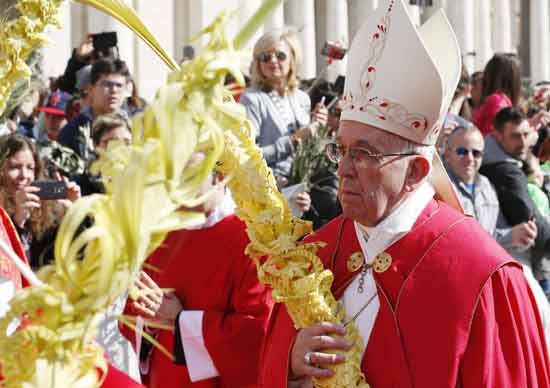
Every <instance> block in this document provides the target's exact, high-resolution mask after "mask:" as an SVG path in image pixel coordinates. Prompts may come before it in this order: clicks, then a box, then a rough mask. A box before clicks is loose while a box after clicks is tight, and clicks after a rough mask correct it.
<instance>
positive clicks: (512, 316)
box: [261, 201, 550, 388]
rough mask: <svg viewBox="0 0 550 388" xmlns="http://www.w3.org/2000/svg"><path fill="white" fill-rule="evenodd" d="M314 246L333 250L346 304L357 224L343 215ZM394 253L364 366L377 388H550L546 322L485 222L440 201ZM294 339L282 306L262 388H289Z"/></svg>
mask: <svg viewBox="0 0 550 388" xmlns="http://www.w3.org/2000/svg"><path fill="white" fill-rule="evenodd" d="M340 232H341V233H340ZM340 234H341V239H340V240H341V241H337V240H338V238H337V236H338V235H340ZM311 240H312V241H325V242H327V243H328V245H327V246H326V247H325V248H323V249H322V250H321V251H320V256H321V258H322V259H323V262H324V264H325V266H326V267H327V268H330V269H331V270H332V271H333V272H334V275H335V281H334V284H333V287H332V290H333V292H334V294H335V296H336V298H340V297H341V296H342V295H343V293H344V291H345V289H346V288H347V286H348V285H349V284H350V283H351V281H352V280H353V278H354V277H355V276H356V275H357V274H358V272H355V273H351V272H349V271H348V269H347V259H348V257H349V256H350V255H351V254H352V253H354V252H361V247H360V245H359V242H358V241H357V237H356V233H355V228H354V225H353V221H352V220H350V219H347V218H345V217H339V218H337V219H335V220H334V221H332V222H331V223H329V224H327V225H326V226H325V227H324V228H322V229H321V230H320V231H319V232H318V233H317V234H316V235H314V236H313V238H312V239H311ZM386 252H387V253H388V254H390V255H391V256H392V258H393V261H392V265H391V267H390V268H389V269H388V270H387V271H386V272H383V273H374V279H375V282H376V286H377V291H378V297H379V300H380V310H379V312H378V315H377V317H376V321H375V324H374V328H373V331H372V333H371V335H370V338H369V341H368V344H367V348H366V350H365V354H364V357H363V362H362V371H363V372H364V374H365V377H366V380H367V382H368V383H369V384H371V386H372V387H373V388H386V387H399V388H407V387H423V388H429V387H434V388H444V387H468V388H481V387H494V388H496V387H498V388H506V387H510V388H511V387H550V380H549V378H550V376H549V371H550V369H549V361H548V351H547V349H546V344H545V340H544V333H543V330H542V325H541V320H540V317H539V314H538V310H537V308H536V305H535V301H534V298H533V295H532V294H531V291H530V289H529V286H528V284H527V281H526V280H525V278H524V275H523V272H522V269H521V266H520V265H519V264H517V263H516V262H515V261H513V260H512V259H511V258H510V257H509V255H508V254H507V253H506V252H505V251H504V250H503V249H502V248H501V247H500V246H499V245H498V244H497V243H496V242H495V241H494V240H493V239H492V238H491V237H490V236H489V235H488V234H487V233H486V232H485V231H483V230H482V228H481V227H480V226H479V225H478V224H477V222H475V221H474V220H473V219H472V218H470V217H465V216H463V215H461V214H459V213H457V212H455V211H454V210H453V209H451V208H450V207H448V206H447V205H445V204H444V203H440V202H437V201H432V202H430V203H429V204H428V206H427V207H426V208H425V209H424V211H423V212H422V214H421V215H420V217H419V218H418V219H417V221H416V223H415V225H414V227H413V228H412V230H411V231H410V232H409V233H408V234H407V235H405V236H404V237H402V238H401V239H399V240H398V241H397V242H395V243H394V244H392V245H391V246H390V247H389V248H388V249H387V250H386ZM359 271H360V270H359ZM296 333H297V331H296V329H294V327H293V325H292V322H291V320H290V318H289V316H288V314H287V312H286V309H285V307H284V306H283V305H276V307H275V309H274V311H273V314H272V319H271V322H270V327H269V330H268V335H267V337H266V344H265V348H264V352H263V359H262V361H263V362H262V371H261V384H262V385H261V386H262V387H263V388H264V387H265V388H270V387H273V388H283V387H286V386H287V375H288V363H289V354H290V351H291V348H292V344H293V341H294V338H295V336H296Z"/></svg>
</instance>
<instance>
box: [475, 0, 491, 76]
mask: <svg viewBox="0 0 550 388" xmlns="http://www.w3.org/2000/svg"><path fill="white" fill-rule="evenodd" d="M475 22H476V23H475V39H476V44H475V51H476V56H475V71H481V70H483V69H484V68H485V65H486V64H487V62H489V60H490V59H491V57H492V56H493V48H492V45H491V3H490V2H489V1H478V2H477V3H476V8H475Z"/></svg>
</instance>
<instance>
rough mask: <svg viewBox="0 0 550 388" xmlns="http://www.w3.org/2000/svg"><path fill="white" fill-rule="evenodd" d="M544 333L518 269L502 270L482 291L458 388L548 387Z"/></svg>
mask: <svg viewBox="0 0 550 388" xmlns="http://www.w3.org/2000/svg"><path fill="white" fill-rule="evenodd" d="M549 371H550V369H549V361H548V350H547V348H546V341H545V339H544V331H543V329H542V323H541V318H540V316H539V313H538V310H537V307H536V302H535V298H534V297H533V295H532V293H531V291H530V289H529V285H528V284H527V280H526V279H525V276H524V275H523V272H522V270H521V269H520V268H517V267H512V266H505V267H503V268H501V269H499V270H498V271H497V272H496V273H495V274H494V275H493V276H492V277H491V278H490V279H489V281H488V283H487V284H486V285H485V287H484V289H483V291H482V294H481V296H480V300H479V304H478V306H477V309H476V312H475V314H474V318H473V321H472V327H471V332H470V338H469V340H468V346H467V348H466V351H465V354H464V357H463V360H462V363H461V368H460V381H461V384H460V385H459V386H460V387H462V388H478V387H486V388H497V387H498V388H508V387H510V388H512V387H514V388H515V387H538V388H546V387H550V380H549V376H550V373H549Z"/></svg>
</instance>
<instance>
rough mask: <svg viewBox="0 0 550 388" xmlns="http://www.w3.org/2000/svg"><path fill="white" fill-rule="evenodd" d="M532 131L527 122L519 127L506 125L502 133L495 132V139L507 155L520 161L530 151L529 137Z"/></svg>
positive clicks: (524, 121)
mask: <svg viewBox="0 0 550 388" xmlns="http://www.w3.org/2000/svg"><path fill="white" fill-rule="evenodd" d="M531 132H532V129H531V127H530V126H529V122H528V121H527V120H523V121H522V122H521V123H520V124H519V125H518V124H514V123H506V124H505V125H504V128H502V130H501V131H495V132H494V134H495V138H496V139H497V141H498V142H499V144H500V145H501V147H502V148H503V149H504V151H506V153H507V154H509V155H510V156H512V157H513V158H515V159H518V160H524V159H525V157H526V156H527V152H528V151H529V136H530V135H531Z"/></svg>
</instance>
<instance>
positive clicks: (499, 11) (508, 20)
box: [478, 0, 512, 53]
mask: <svg viewBox="0 0 550 388" xmlns="http://www.w3.org/2000/svg"><path fill="white" fill-rule="evenodd" d="M485 2H486V1H485ZM478 3H484V2H478ZM493 12H494V17H493V48H494V50H495V52H497V53H509V52H511V51H512V3H511V0H493Z"/></svg>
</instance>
